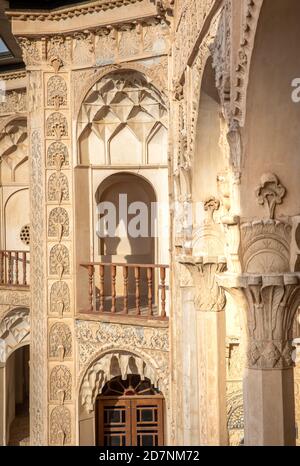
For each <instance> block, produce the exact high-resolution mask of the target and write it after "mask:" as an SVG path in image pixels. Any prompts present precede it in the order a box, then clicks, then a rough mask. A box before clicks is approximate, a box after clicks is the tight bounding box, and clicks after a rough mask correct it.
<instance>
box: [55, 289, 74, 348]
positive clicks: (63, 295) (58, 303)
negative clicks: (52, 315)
mask: <svg viewBox="0 0 300 466" xmlns="http://www.w3.org/2000/svg"><path fill="white" fill-rule="evenodd" d="M50 312H57V313H58V314H59V315H60V316H61V317H62V316H63V314H64V312H70V291H69V287H68V285H67V283H65V282H55V283H53V285H52V287H51V291H50ZM70 339H71V335H70Z"/></svg>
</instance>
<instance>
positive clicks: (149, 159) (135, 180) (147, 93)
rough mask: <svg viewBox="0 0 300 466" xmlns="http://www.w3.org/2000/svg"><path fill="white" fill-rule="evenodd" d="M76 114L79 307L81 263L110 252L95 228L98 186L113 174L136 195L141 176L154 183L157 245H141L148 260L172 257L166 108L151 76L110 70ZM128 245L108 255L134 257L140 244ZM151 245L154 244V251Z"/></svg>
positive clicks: (83, 284) (110, 181)
mask: <svg viewBox="0 0 300 466" xmlns="http://www.w3.org/2000/svg"><path fill="white" fill-rule="evenodd" d="M78 115H79V116H78V121H77V166H76V168H75V196H76V202H75V206H76V214H75V215H76V218H75V221H76V224H75V228H76V234H77V243H76V254H77V260H76V262H77V276H78V280H77V307H78V308H80V303H81V296H82V295H83V294H86V290H87V286H88V283H87V276H86V275H87V274H86V271H85V270H84V269H83V268H82V267H80V263H86V262H100V261H103V260H104V256H105V255H106V256H107V255H109V254H106V253H105V254H103V252H104V251H102V252H101V248H100V246H99V239H98V237H97V234H96V227H97V220H98V213H97V204H98V203H99V201H100V199H99V186H104V185H103V184H102V183H104V184H105V183H106V189H107V193H108V192H109V190H110V189H112V188H110V185H111V186H112V185H114V186H115V187H117V185H116V184H115V180H116V178H114V176H115V177H123V178H124V177H127V178H128V180H129V181H128V180H127V181H128V182H129V184H130V183H131V190H132V191H133V192H136V196H137V198H136V199H133V200H134V201H143V200H144V197H145V192H142V191H143V190H142V188H141V180H143V182H144V184H145V186H147V185H148V186H152V188H153V192H154V193H155V195H151V196H150V198H151V200H150V198H149V201H150V203H151V202H152V201H157V203H158V205H159V209H158V210H159V211H158V213H157V225H156V230H155V238H154V241H156V242H157V247H156V248H154V247H152V246H151V245H149V244H147V245H146V246H147V247H145V248H143V249H144V251H145V253H144V256H145V257H146V256H147V263H149V262H151V263H152V262H157V263H161V264H167V263H168V261H169V256H168V249H169V233H168V232H169V209H168V198H169V188H168V163H167V160H168V153H167V147H168V109H167V104H166V102H165V100H164V98H163V96H162V94H161V92H160V91H159V90H158V89H157V88H156V87H155V86H154V85H153V81H152V80H150V79H149V78H148V77H146V76H145V75H144V74H142V73H141V72H139V71H136V70H118V71H114V72H111V73H109V74H107V75H105V76H104V77H102V78H101V79H100V80H99V81H98V82H96V83H95V84H94V85H93V86H92V88H91V89H90V91H89V92H88V93H87V95H86V97H85V99H84V101H83V103H82V105H81V108H80V111H79V114H78ZM136 175H138V176H136ZM124 179H125V178H124ZM106 180H108V181H106ZM123 184H124V183H123ZM123 188H124V189H125V191H124V192H125V193H126V192H127V191H128V189H129V188H130V186H129V185H128V183H127V187H126V186H123ZM129 190H130V189H129ZM131 202H132V201H131ZM147 202H148V201H147ZM158 239H159V241H158ZM124 245H125V243H124V242H123V243H122V247H123V246H124ZM127 246H128V251H127V252H126V251H125V252H124V251H123V252H124V254H123V253H120V254H119V252H118V253H117V254H110V255H111V256H116V255H123V256H124V258H125V256H126V261H127V262H132V261H133V257H134V255H136V254H135V252H134V251H133V249H134V250H136V248H135V247H133V249H132V248H131V247H129V246H130V245H129V244H128V245H127ZM131 246H132V245H131ZM135 246H136V245H135ZM149 247H150V249H152V250H153V251H154V249H155V256H154V257H152V256H151V254H150V252H149V251H148V250H149ZM147 251H148V252H147ZM130 256H131V257H130ZM150 256H151V257H150ZM112 258H113V257H112ZM114 259H115V260H116V257H114ZM135 259H137V257H136V258H135ZM140 259H141V260H140V261H139V262H140V263H145V261H146V259H145V258H144V259H143V258H140Z"/></svg>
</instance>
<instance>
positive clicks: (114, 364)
mask: <svg viewBox="0 0 300 466" xmlns="http://www.w3.org/2000/svg"><path fill="white" fill-rule="evenodd" d="M133 375H136V376H138V377H139V380H140V381H144V380H149V381H151V390H153V393H154V392H155V393H160V391H161V392H162V393H163V394H164V395H165V396H166V397H167V395H166V393H167V391H168V389H167V384H168V375H167V374H166V373H162V371H161V370H160V369H159V368H158V367H157V364H156V363H155V362H154V361H153V360H151V359H150V361H149V357H148V356H145V355H144V354H143V353H142V354H140V353H139V354H136V353H133V352H131V351H128V350H125V349H118V348H115V349H112V350H106V351H103V352H102V353H100V354H99V356H98V357H96V359H94V360H93V361H92V362H91V363H90V365H89V366H88V367H87V369H86V370H85V371H84V373H83V374H82V378H81V382H80V386H79V394H78V395H79V399H78V403H79V444H80V445H95V444H96V438H97V437H96V400H97V397H98V396H99V395H101V393H102V392H103V389H105V387H107V383H108V382H109V381H112V380H114V379H115V378H121V380H123V381H124V380H127V379H128V377H130V376H133ZM165 430H166V426H164V431H165ZM165 433H166V432H165Z"/></svg>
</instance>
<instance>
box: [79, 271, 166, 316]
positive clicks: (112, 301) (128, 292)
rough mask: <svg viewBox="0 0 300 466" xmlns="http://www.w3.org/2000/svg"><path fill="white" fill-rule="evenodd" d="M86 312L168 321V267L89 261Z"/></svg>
mask: <svg viewBox="0 0 300 466" xmlns="http://www.w3.org/2000/svg"><path fill="white" fill-rule="evenodd" d="M81 266H82V267H84V268H86V269H87V273H88V283H89V286H88V306H87V309H85V310H84V311H83V312H88V313H99V314H110V315H127V316H128V315H129V316H135V317H143V318H157V319H166V298H167V290H168V286H167V285H166V275H167V269H168V268H169V267H168V266H167V265H155V264H124V263H99V262H90V263H85V264H81Z"/></svg>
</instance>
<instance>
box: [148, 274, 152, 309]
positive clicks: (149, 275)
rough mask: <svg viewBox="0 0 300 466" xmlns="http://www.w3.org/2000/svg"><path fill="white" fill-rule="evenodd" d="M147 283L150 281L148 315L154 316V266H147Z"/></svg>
mask: <svg viewBox="0 0 300 466" xmlns="http://www.w3.org/2000/svg"><path fill="white" fill-rule="evenodd" d="M147 283H148V315H149V316H152V268H151V267H147Z"/></svg>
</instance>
